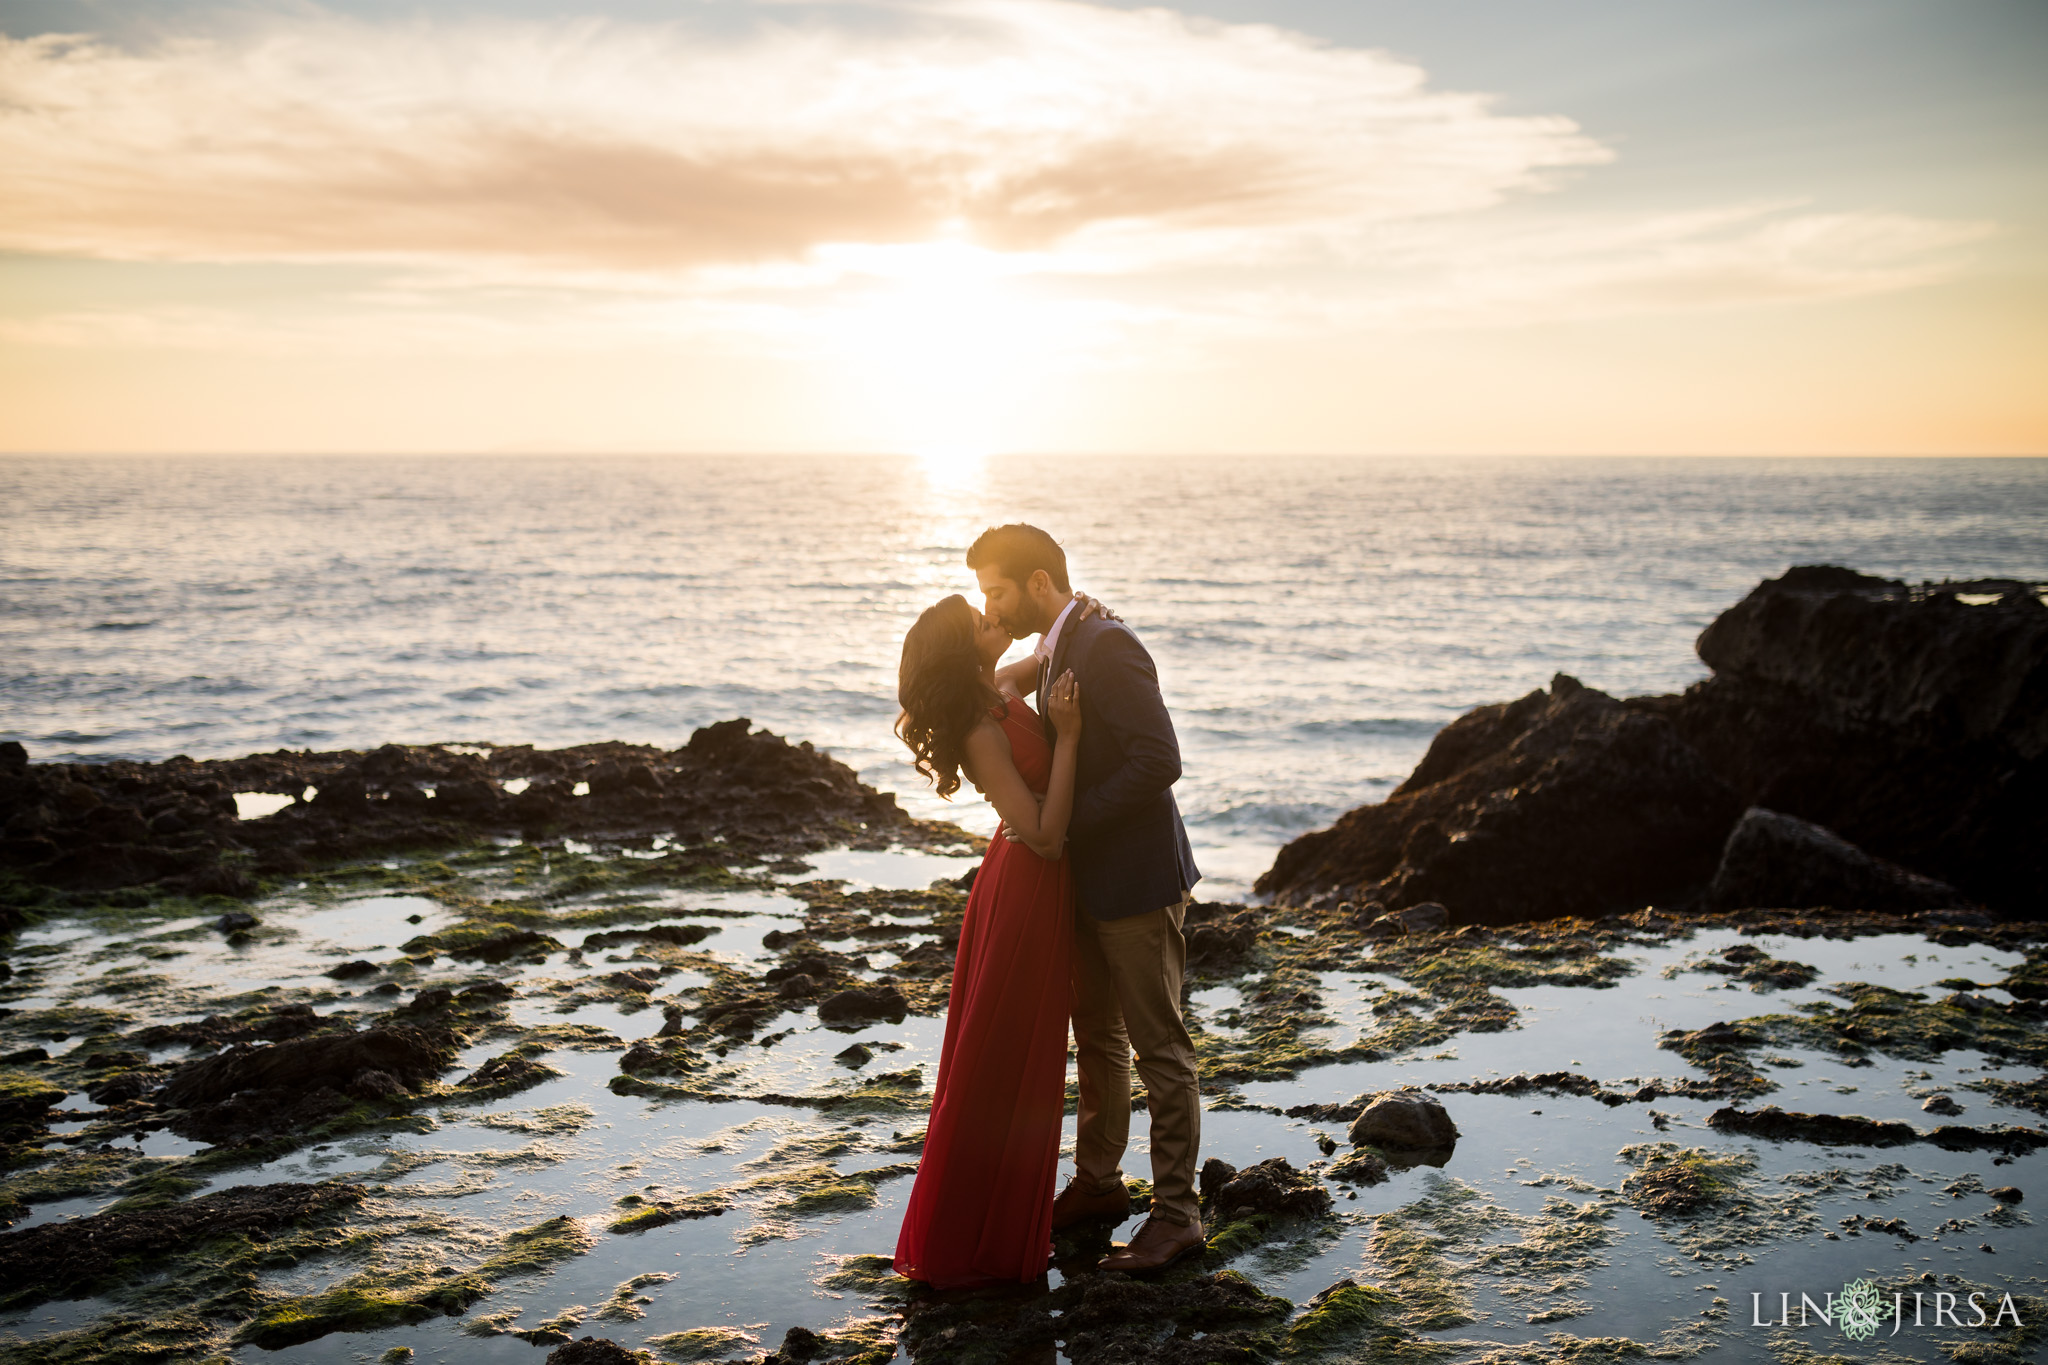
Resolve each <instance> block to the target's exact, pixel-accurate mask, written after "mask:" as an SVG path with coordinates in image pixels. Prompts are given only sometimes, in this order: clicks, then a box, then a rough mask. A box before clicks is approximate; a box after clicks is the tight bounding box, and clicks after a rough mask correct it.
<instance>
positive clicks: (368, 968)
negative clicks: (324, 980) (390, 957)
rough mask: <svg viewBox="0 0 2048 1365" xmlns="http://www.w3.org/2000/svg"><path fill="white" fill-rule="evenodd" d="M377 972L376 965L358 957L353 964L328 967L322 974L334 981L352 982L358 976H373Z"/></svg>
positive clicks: (346, 963)
mask: <svg viewBox="0 0 2048 1365" xmlns="http://www.w3.org/2000/svg"><path fill="white" fill-rule="evenodd" d="M377 971H378V967H377V964H376V963H374V962H371V961H369V960H368V959H367V958H360V957H359V958H357V959H356V960H355V961H353V962H344V963H341V964H340V965H339V966H334V967H329V968H328V969H327V970H326V972H324V973H322V974H323V975H325V976H331V977H333V978H334V979H335V980H336V981H353V980H355V979H356V978H357V977H359V976H375V975H376V974H377Z"/></svg>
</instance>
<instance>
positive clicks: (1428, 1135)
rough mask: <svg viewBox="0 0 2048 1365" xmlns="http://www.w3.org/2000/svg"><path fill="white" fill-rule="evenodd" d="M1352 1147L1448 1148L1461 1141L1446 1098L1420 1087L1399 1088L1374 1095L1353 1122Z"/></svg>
mask: <svg viewBox="0 0 2048 1365" xmlns="http://www.w3.org/2000/svg"><path fill="white" fill-rule="evenodd" d="M1350 1137H1351V1143H1352V1145H1353V1146H1366V1145H1371V1146H1374V1147H1381V1148H1387V1147H1394V1148H1431V1147H1449V1146H1452V1145H1454V1144H1455V1143H1456V1142H1457V1140H1458V1125H1457V1124H1455V1123H1453V1122H1451V1116H1450V1114H1449V1113H1448V1112H1446V1111H1445V1109H1444V1106H1443V1101H1441V1100H1439V1099H1437V1098H1436V1097H1435V1096H1433V1095H1428V1094H1425V1093H1423V1092H1422V1091H1420V1090H1396V1091H1390V1092H1388V1093H1385V1094H1382V1095H1378V1096H1375V1097H1374V1098H1373V1100H1372V1101H1371V1102H1370V1103H1368V1104H1367V1105H1366V1106H1365V1110H1364V1112H1363V1113H1361V1114H1360V1115H1359V1116H1358V1117H1357V1118H1356V1119H1354V1120H1353V1121H1352V1124H1351V1134H1350Z"/></svg>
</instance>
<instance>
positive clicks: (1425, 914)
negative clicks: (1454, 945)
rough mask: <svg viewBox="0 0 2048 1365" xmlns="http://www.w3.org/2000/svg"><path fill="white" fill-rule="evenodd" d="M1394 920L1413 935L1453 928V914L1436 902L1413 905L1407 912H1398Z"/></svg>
mask: <svg viewBox="0 0 2048 1365" xmlns="http://www.w3.org/2000/svg"><path fill="white" fill-rule="evenodd" d="M1393 918H1394V919H1396V920H1399V921H1400V923H1401V927H1402V928H1403V929H1406V930H1407V931H1408V932H1409V933H1411V934H1433V933H1440V932H1441V931H1443V930H1445V929H1448V928H1450V927H1451V912H1450V911H1449V910H1446V909H1445V908H1444V907H1443V906H1441V905H1438V904H1437V903H1436V902H1435V901H1424V902H1423V903H1422V904H1420V905H1411V906H1409V907H1408V908H1407V909H1406V910H1396V911H1395V912H1394V913H1393Z"/></svg>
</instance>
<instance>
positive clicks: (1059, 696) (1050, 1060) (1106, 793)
mask: <svg viewBox="0 0 2048 1365" xmlns="http://www.w3.org/2000/svg"><path fill="white" fill-rule="evenodd" d="M967 567H968V568H969V569H970V570H971V571H972V572H973V573H974V575H975V578H976V580H977V582H978V583H979V586H980V590H981V594H982V598H983V608H984V609H983V610H981V611H976V610H975V609H974V607H973V606H972V605H971V604H970V603H969V602H968V601H967V599H966V598H965V597H962V596H959V595H955V596H952V597H948V598H946V599H945V600H944V601H941V602H939V603H937V604H936V605H934V606H932V607H930V608H929V609H927V610H926V611H925V612H924V614H923V615H922V616H920V617H919V618H918V620H917V623H916V624H915V625H913V626H912V627H911V628H910V631H909V633H908V634H907V635H906V636H905V637H904V640H903V657H902V663H901V665H900V668H899V671H898V678H897V700H898V702H899V703H900V705H901V706H902V715H901V717H900V718H899V719H898V721H897V724H896V733H897V734H898V735H900V736H901V737H902V739H903V741H904V743H905V744H907V745H909V746H910V749H911V752H912V754H913V755H914V756H915V762H916V766H917V768H918V771H919V772H921V773H923V774H924V775H925V776H926V777H927V778H928V779H930V780H931V781H932V783H933V784H934V786H935V787H936V788H937V790H938V792H939V794H940V795H941V796H946V797H950V796H951V795H952V794H953V793H954V792H956V791H958V790H959V789H960V784H961V781H962V779H963V778H964V779H965V780H966V781H968V782H971V783H973V784H974V786H975V788H976V789H977V790H979V791H980V792H981V793H982V794H983V795H984V796H986V797H987V798H988V800H989V803H990V804H991V805H993V806H994V807H995V809H996V813H997V815H998V816H1000V817H1001V819H1002V828H1001V830H1000V831H998V833H997V834H996V836H995V837H994V838H993V839H991V840H990V841H989V848H988V853H987V855H986V856H985V857H984V858H983V860H982V863H981V866H980V868H979V870H978V871H977V873H976V875H975V878H974V883H973V890H972V892H971V893H970V895H969V896H968V901H967V911H966V917H965V919H964V921H963V923H962V926H961V931H960V945H959V948H958V950H957V954H956V957H955V961H954V969H953V985H952V993H951V996H950V999H949V1002H948V1006H947V1012H946V1035H945V1043H944V1046H943V1049H942V1050H941V1052H940V1055H939V1072H938V1080H937V1083H936V1085H935V1087H934V1090H933V1096H932V1109H931V1122H930V1124H929V1126H928V1127H927V1129H926V1135H925V1145H924V1154H923V1157H922V1159H921V1160H920V1161H919V1163H918V1171H917V1181H916V1184H915V1186H914V1187H913V1188H912V1190H911V1193H910V1200H909V1203H908V1205H907V1206H906V1208H905V1210H904V1215H903V1228H902V1231H901V1233H900V1234H899V1235H898V1238H897V1243H896V1271H897V1273H898V1274H901V1275H904V1276H907V1277H909V1278H911V1279H914V1280H920V1281H923V1282H924V1283H927V1284H930V1285H932V1286H933V1287H935V1288H940V1289H955V1288H967V1287H972V1286H976V1285H990V1284H998V1283H1004V1282H1009V1283H1016V1282H1026V1283H1028V1282H1030V1281H1034V1280H1036V1279H1038V1278H1039V1277H1040V1276H1042V1275H1044V1274H1045V1271H1046V1266H1047V1262H1048V1259H1049V1256H1050V1253H1051V1242H1052V1232H1053V1231H1054V1230H1055V1229H1059V1228H1065V1227H1070V1226H1072V1225H1074V1224H1077V1223H1081V1222H1084V1221H1088V1220H1115V1221H1121V1220H1122V1219H1123V1218H1125V1217H1126V1216H1127V1215H1128V1212H1129V1208H1130V1196H1129V1194H1128V1192H1127V1191H1126V1190H1125V1187H1124V1178H1123V1170H1122V1161H1123V1155H1124V1149H1125V1146H1126V1145H1127V1143H1128V1141H1129V1137H1130V1125H1131V1067H1132V1061H1133V1054H1134V1053H1135V1058H1136V1064H1137V1070H1138V1074H1139V1075H1140V1076H1141V1077H1142V1078H1143V1080H1144V1082H1145V1095H1146V1108H1147V1110H1148V1114H1149V1120H1150V1126H1151V1151H1152V1208H1151V1211H1150V1215H1149V1216H1148V1217H1147V1219H1146V1220H1145V1222H1144V1223H1143V1224H1142V1225H1141V1226H1140V1227H1139V1229H1138V1231H1137V1233H1136V1234H1135V1235H1134V1236H1133V1237H1132V1238H1131V1240H1130V1242H1129V1244H1128V1245H1125V1246H1120V1247H1117V1248H1116V1249H1115V1250H1114V1251H1113V1252H1112V1253H1111V1254H1110V1255H1109V1256H1108V1257H1107V1258H1105V1259H1104V1260H1103V1261H1102V1262H1101V1268H1102V1269H1104V1270H1122V1271H1130V1272H1140V1271H1146V1270H1153V1269H1157V1268H1159V1267H1160V1266H1164V1265H1167V1264H1169V1263H1170V1262H1172V1261H1174V1260H1177V1259H1178V1258H1179V1257H1181V1256H1183V1255H1185V1254H1187V1253H1188V1252H1190V1251H1193V1250H1195V1249H1197V1248H1199V1247H1201V1245H1202V1243H1203V1234H1202V1220H1201V1211H1200V1207H1199V1203H1198V1199H1197V1195H1196V1192H1195V1153H1196V1149H1197V1148H1198V1147H1199V1145H1200V1142H1201V1117H1202V1109H1201V1094H1200V1082H1199V1077H1198V1075H1197V1073H1196V1067H1195V1049H1194V1044H1193V1042H1192V1041H1191V1040H1190V1039H1189V1037H1188V1031H1187V1026H1186V1024H1185V1022H1184V1021H1183V1019H1182V1016H1181V979H1182V974H1183V971H1184V968H1185V966H1186V958H1187V949H1186V942H1185V940H1184V939H1183V938H1182V936H1181V926H1182V921H1183V919H1184V917H1185V914H1186V911H1187V905H1188V895H1189V892H1190V891H1191V890H1192V889H1193V887H1194V885H1195V883H1196V882H1197V881H1198V880H1199V879H1200V876H1201V874H1200V872H1198V871H1197V870H1196V868H1195V862H1194V855H1193V853H1192V851H1191V850H1190V849H1189V846H1188V837H1187V831H1186V830H1185V829H1184V828H1183V827H1182V825H1181V818H1180V809H1179V807H1178V806H1176V805H1175V804H1174V800H1173V784H1174V783H1175V782H1176V781H1177V780H1179V778H1180V745H1179V743H1178V741H1177V740H1176V739H1175V737H1174V732H1173V722H1172V720H1171V719H1170V718H1169V717H1168V715H1167V713H1166V704H1165V701H1164V700H1163V699H1162V698H1161V697H1160V694H1159V678H1158V673H1157V671H1156V670H1155V669H1154V667H1153V664H1152V656H1151V655H1149V654H1148V653H1146V652H1145V647H1144V646H1143V645H1142V644H1140V643H1139V642H1138V637H1137V635H1136V634H1134V633H1133V632H1132V631H1131V629H1130V627H1128V626H1126V625H1125V624H1124V623H1123V622H1122V621H1121V620H1119V619H1118V618H1116V617H1115V616H1114V615H1112V614H1111V613H1109V612H1107V611H1106V610H1104V609H1103V608H1102V607H1101V606H1100V604H1098V603H1095V602H1092V601H1090V600H1089V599H1087V598H1085V597H1083V596H1080V595H1078V594H1076V593H1075V592H1073V590H1072V587H1071V585H1070V584H1069V582H1068V579H1067V557H1066V554H1065V552H1064V551H1062V550H1061V549H1060V547H1059V544H1058V543H1057V542H1056V541H1054V540H1053V538H1052V537H1051V536H1049V535H1047V534H1046V533H1045V532H1044V531H1041V530H1039V529H1038V528H1037V527H1035V526H1026V525H1022V524H1017V525H1010V526H998V527H995V528H992V529H990V530H988V531H984V532H983V533H982V534H981V536H980V537H979V538H977V539H976V540H975V542H974V544H973V545H972V546H970V547H969V548H968V551H967ZM1033 635H1036V636H1038V637H1039V642H1038V644H1037V646H1036V648H1035V650H1034V652H1033V654H1032V656H1031V657H1029V658H1027V659H1024V660H1020V661H1019V662H1017V663H1013V664H1009V665H1007V666H1000V665H999V661H1000V660H1001V658H1002V656H1003V653H1004V652H1005V651H1006V650H1007V649H1008V648H1009V646H1010V643H1011V642H1012V641H1013V640H1022V639H1026V638H1028V637H1030V636H1033ZM1034 697H1035V698H1037V699H1038V707H1037V709H1035V710H1034V709H1033V706H1032V702H1031V699H1032V698H1034ZM1070 1023H1071V1026H1072V1029H1073V1036H1074V1050H1075V1056H1076V1067H1077V1070H1078V1072H1079V1075H1080V1105H1079V1112H1078V1117H1077V1121H1076V1130H1077V1131H1076V1142H1075V1153H1074V1167H1075V1169H1074V1174H1073V1176H1072V1177H1071V1178H1070V1179H1069V1180H1068V1182H1067V1184H1066V1187H1065V1188H1064V1189H1062V1190H1060V1191H1059V1193H1058V1195H1057V1196H1055V1194H1054V1184H1055V1182H1056V1178H1057V1176H1058V1173H1059V1148H1060V1125H1061V1119H1062V1117H1063V1115H1064V1112H1065V1107H1066V1057H1067V1030H1068V1027H1069V1024H1070Z"/></svg>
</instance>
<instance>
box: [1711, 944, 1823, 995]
mask: <svg viewBox="0 0 2048 1365" xmlns="http://www.w3.org/2000/svg"><path fill="white" fill-rule="evenodd" d="M1700 970H1701V971H1703V972H1718V973H1719V974H1721V975H1723V976H1732V977H1734V978H1735V979H1736V980H1738V981H1746V982H1748V983H1749V985H1750V987H1751V989H1753V990H1765V989H1773V990H1793V989H1796V988H1797V987H1800V986H1806V985H1810V984H1812V982H1813V980H1814V978H1815V977H1817V976H1819V975H1820V973H1819V971H1817V970H1816V969H1815V968H1813V967H1809V966H1808V965H1807V964H1806V963H1804V962H1792V961H1788V960H1786V959H1785V958H1779V957H1772V956H1771V955H1770V954H1769V953H1766V952H1765V951H1764V950H1763V949H1761V948H1759V947H1757V946H1756V945H1755V944H1754V943H1735V944H1731V945H1729V946H1728V947H1726V948H1723V949H1722V950H1721V960H1720V961H1719V962H1702V963H1701V964H1700Z"/></svg>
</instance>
